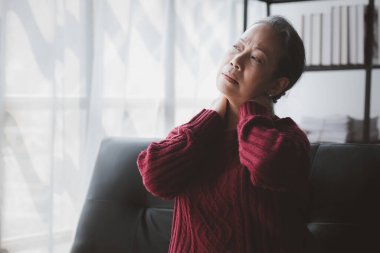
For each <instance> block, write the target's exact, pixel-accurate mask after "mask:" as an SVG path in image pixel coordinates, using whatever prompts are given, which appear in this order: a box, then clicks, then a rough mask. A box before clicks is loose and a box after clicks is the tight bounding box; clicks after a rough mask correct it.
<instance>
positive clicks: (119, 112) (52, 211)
mask: <svg viewBox="0 0 380 253" xmlns="http://www.w3.org/2000/svg"><path fill="white" fill-rule="evenodd" d="M242 2H243V1H242V0H93V1H91V0H0V150H1V159H0V207H1V208H0V228H1V230H0V248H1V249H2V250H3V251H4V252H7V251H8V252H11V253H32V252H33V253H34V252H35V253H37V252H38V253H44V252H54V253H56V252H60V253H61V252H62V253H67V252H69V249H70V247H71V244H72V240H73V237H74V234H75V229H76V224H77V221H78V218H79V214H80V211H81V208H82V205H83V200H84V198H85V194H86V191H87V187H88V184H89V181H90V179H91V174H92V168H93V166H94V161H95V158H96V155H97V152H98V148H99V144H100V141H101V140H102V138H104V137H105V136H121V137H163V136H164V135H166V133H167V132H168V131H169V130H170V129H171V128H172V127H174V126H175V125H178V124H181V123H184V122H185V121H187V120H189V119H190V118H191V117H192V116H193V115H194V114H195V113H197V112H198V111H199V110H200V109H201V108H203V107H206V106H208V105H209V104H210V102H211V101H212V100H213V99H215V98H216V97H217V95H218V92H217V90H216V88H215V76H216V70H217V66H218V63H219V61H220V59H221V57H222V56H223V54H224V51H225V50H226V49H227V47H229V46H230V44H231V43H232V41H233V40H235V39H236V38H237V37H238V36H239V34H240V33H241V32H242V29H243V28H242V22H243V17H242V10H243V6H242Z"/></svg>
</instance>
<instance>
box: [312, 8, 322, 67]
mask: <svg viewBox="0 0 380 253" xmlns="http://www.w3.org/2000/svg"><path fill="white" fill-rule="evenodd" d="M321 16H322V14H321V13H314V14H311V27H312V30H311V59H310V61H311V65H321V54H322V30H321V29H322V24H321V21H322V18H321Z"/></svg>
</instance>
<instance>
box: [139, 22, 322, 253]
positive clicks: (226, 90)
mask: <svg viewBox="0 0 380 253" xmlns="http://www.w3.org/2000/svg"><path fill="white" fill-rule="evenodd" d="M304 66H305V50H304V46H303V43H302V40H301V39H300V37H299V35H298V34H297V32H296V31H295V30H294V28H293V27H292V25H291V24H289V22H288V21H287V20H286V19H284V18H282V17H280V16H272V17H268V18H266V19H263V20H260V21H258V22H256V23H255V24H253V25H252V26H251V27H249V28H248V29H247V30H246V31H245V32H244V33H243V34H242V35H241V37H240V38H239V39H238V40H237V41H236V42H235V43H234V44H233V45H232V46H231V48H230V49H229V50H228V51H227V53H226V55H225V57H224V60H223V61H222V63H221V66H220V68H219V71H218V73H217V82H216V86H217V88H218V89H219V91H220V92H221V96H220V98H219V99H218V100H217V102H216V103H214V105H213V106H212V108H211V109H203V110H202V111H201V112H199V113H198V114H197V115H196V116H194V117H193V118H192V119H191V120H190V121H189V122H188V123H186V124H184V125H181V126H179V127H176V128H175V129H173V130H172V131H171V132H170V133H169V135H168V136H167V137H166V139H164V140H162V141H160V142H153V143H151V144H150V145H149V147H148V148H147V149H146V150H144V151H142V152H141V153H140V155H139V157H138V161H137V163H138V167H139V170H140V173H141V175H142V178H143V183H144V185H145V187H146V189H147V190H148V191H149V192H151V193H152V194H153V195H156V196H160V197H162V198H165V199H174V200H175V204H174V216H173V225H172V234H171V241H170V246H169V252H173V253H179V252H196V253H200V252H218V253H221V252H250V253H264V252H266V253H271V252H273V253H280V252H284V253H285V252H286V253H297V252H314V251H313V250H314V248H315V247H314V246H313V237H312V235H311V233H310V232H309V231H308V229H307V227H306V225H305V217H304V215H303V211H304V210H305V205H306V200H307V193H306V192H307V187H308V175H309V150H310V143H309V141H308V139H307V138H306V136H305V134H304V133H303V132H302V131H301V130H300V129H299V127H298V126H297V124H296V123H295V122H294V121H293V120H292V119H290V118H288V117H287V118H279V117H277V116H276V115H275V114H274V113H273V103H274V102H276V101H277V100H278V99H279V98H280V97H281V96H282V95H284V94H285V92H286V91H287V90H289V89H290V88H291V87H293V85H294V84H295V83H296V82H297V80H298V79H299V77H300V76H301V74H302V72H303V70H304Z"/></svg>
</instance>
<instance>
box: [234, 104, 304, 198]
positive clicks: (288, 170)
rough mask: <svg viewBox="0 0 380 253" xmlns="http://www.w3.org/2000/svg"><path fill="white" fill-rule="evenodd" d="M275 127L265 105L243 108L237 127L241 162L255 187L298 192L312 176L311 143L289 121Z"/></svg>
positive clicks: (245, 106)
mask: <svg viewBox="0 0 380 253" xmlns="http://www.w3.org/2000/svg"><path fill="white" fill-rule="evenodd" d="M274 124H275V123H274V120H273V118H272V115H271V113H270V112H269V111H268V110H267V108H265V107H264V106H262V105H260V104H258V103H257V102H254V101H248V102H245V103H244V104H242V105H241V107H240V111H239V121H238V125H237V130H238V141H239V158H240V162H241V164H242V165H244V166H245V167H246V168H247V169H248V170H249V172H250V179H251V181H252V183H253V184H254V185H255V186H258V187H263V188H267V189H270V190H275V191H298V190H300V189H302V187H304V186H305V184H306V183H307V179H308V175H309V150H310V144H309V141H308V140H307V138H306V136H305V134H304V133H303V132H302V131H301V130H300V129H299V128H298V126H297V125H296V123H294V122H293V121H292V120H291V119H290V118H288V119H283V120H282V122H281V123H279V124H278V125H276V126H275V125H274Z"/></svg>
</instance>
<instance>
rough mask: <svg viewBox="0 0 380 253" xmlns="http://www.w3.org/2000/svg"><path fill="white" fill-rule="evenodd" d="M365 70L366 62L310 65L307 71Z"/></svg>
mask: <svg viewBox="0 0 380 253" xmlns="http://www.w3.org/2000/svg"><path fill="white" fill-rule="evenodd" d="M379 67H380V66H379ZM355 69H359V70H365V65H364V64H356V65H309V66H306V68H305V71H327V70H355Z"/></svg>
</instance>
